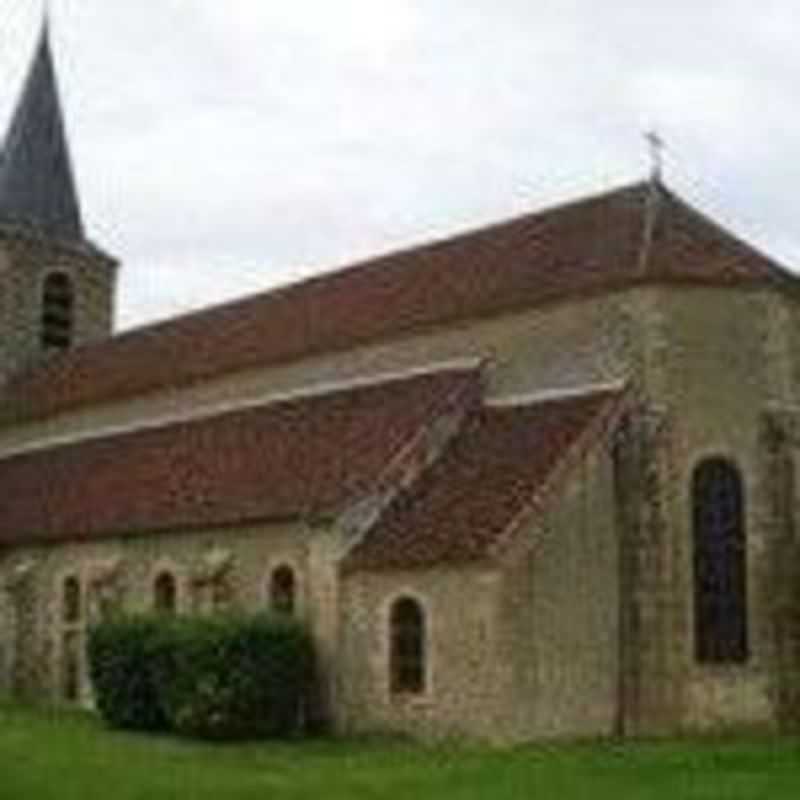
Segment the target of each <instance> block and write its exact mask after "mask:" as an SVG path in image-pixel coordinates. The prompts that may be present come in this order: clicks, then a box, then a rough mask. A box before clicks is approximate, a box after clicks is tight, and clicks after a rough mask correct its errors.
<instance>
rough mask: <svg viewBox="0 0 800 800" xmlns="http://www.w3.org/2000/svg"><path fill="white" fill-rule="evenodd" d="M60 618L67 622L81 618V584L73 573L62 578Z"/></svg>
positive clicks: (77, 620)
mask: <svg viewBox="0 0 800 800" xmlns="http://www.w3.org/2000/svg"><path fill="white" fill-rule="evenodd" d="M61 611H62V619H63V620H64V622H65V623H67V624H75V623H78V622H80V619H81V584H80V582H79V581H78V579H77V578H76V577H75V576H74V575H70V576H69V577H68V578H65V579H64V585H63V594H62V600H61Z"/></svg>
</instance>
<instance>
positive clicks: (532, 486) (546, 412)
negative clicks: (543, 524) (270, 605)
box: [342, 391, 622, 572]
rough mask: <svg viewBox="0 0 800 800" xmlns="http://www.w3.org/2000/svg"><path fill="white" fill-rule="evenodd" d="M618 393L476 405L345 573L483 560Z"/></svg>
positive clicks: (355, 550)
mask: <svg viewBox="0 0 800 800" xmlns="http://www.w3.org/2000/svg"><path fill="white" fill-rule="evenodd" d="M621 397H622V395H621V394H620V393H618V392H611V391H609V392H597V393H593V394H587V395H582V396H574V397H570V398H562V399H556V400H550V401H546V402H540V403H535V404H533V405H527V406H507V407H485V408H483V409H480V410H479V411H478V412H476V413H475V414H474V415H473V417H472V418H471V419H470V420H469V421H468V422H467V423H466V424H465V426H464V428H463V429H462V431H461V433H460V434H459V435H458V436H457V437H456V438H455V439H454V440H453V441H452V443H451V444H450V446H449V448H448V449H447V450H446V451H445V453H443V454H442V456H441V457H440V458H439V459H438V460H437V461H436V462H435V463H434V464H433V465H432V466H431V467H430V469H429V470H428V472H427V473H425V474H424V475H422V476H421V477H420V478H419V479H418V481H417V482H416V483H415V484H413V485H412V486H411V487H410V488H409V489H408V490H407V491H405V492H403V493H401V494H400V495H398V496H397V498H396V499H395V500H394V502H393V503H392V504H391V505H390V506H389V507H388V508H387V509H386V510H385V511H384V512H383V514H382V515H381V517H380V519H379V520H378V522H377V523H376V524H375V526H374V527H373V528H372V529H371V530H370V531H369V532H368V533H367V534H366V536H365V537H364V539H362V540H361V541H360V542H359V543H358V544H357V545H356V546H355V547H354V548H353V549H352V550H351V551H350V553H348V555H347V557H346V558H345V560H344V562H343V565H342V566H343V569H344V571H345V572H353V571H357V570H386V569H414V568H418V567H427V566H433V565H436V564H442V563H446V564H453V563H465V562H472V561H477V560H480V559H485V558H486V557H487V556H489V555H490V554H491V552H492V550H493V548H494V547H495V546H496V545H497V544H498V543H499V541H500V539H501V537H503V535H504V534H505V533H506V532H507V530H508V528H509V526H510V525H511V524H512V523H513V522H515V521H516V520H517V519H518V518H519V515H520V514H521V513H522V512H524V511H525V509H526V508H529V507H530V506H531V504H532V502H533V501H534V499H535V498H536V497H537V494H538V493H539V492H540V490H542V489H543V488H544V486H545V485H546V484H547V482H548V480H549V479H550V477H551V476H552V475H553V474H554V471H555V470H556V469H558V468H559V467H561V466H562V465H563V463H564V459H565V458H567V457H568V455H569V453H570V451H571V450H572V449H573V448H574V447H575V446H576V445H577V443H578V442H579V441H581V439H582V438H583V436H584V434H586V433H587V432H588V431H589V430H590V429H591V428H592V427H593V426H594V425H595V424H596V423H597V422H598V421H599V422H602V421H603V420H604V419H607V418H608V415H609V414H610V413H611V412H612V411H613V410H614V409H616V408H617V407H618V406H619V402H620V399H621Z"/></svg>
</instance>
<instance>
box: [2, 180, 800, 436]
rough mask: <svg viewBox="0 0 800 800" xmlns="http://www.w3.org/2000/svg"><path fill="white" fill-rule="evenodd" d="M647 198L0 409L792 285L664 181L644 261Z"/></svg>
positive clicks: (181, 327) (444, 254)
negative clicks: (620, 294) (658, 295)
mask: <svg viewBox="0 0 800 800" xmlns="http://www.w3.org/2000/svg"><path fill="white" fill-rule="evenodd" d="M651 197H652V195H651V187H650V186H649V185H648V184H637V185H634V186H630V187H626V188H623V189H618V190H616V191H612V192H609V193H606V194H603V195H600V196H597V197H591V198H588V199H583V200H580V201H578V202H574V203H571V204H568V205H564V206H559V207H557V208H553V209H549V210H545V211H543V212H539V213H535V214H529V215H526V216H522V217H519V218H517V219H513V220H511V221H508V222H503V223H501V224H497V225H493V226H491V227H486V228H483V229H480V230H477V231H473V232H470V233H466V234H463V235H460V236H456V237H454V238H451V239H447V240H444V241H439V242H434V243H432V244H427V245H424V246H421V247H417V248H414V249H409V250H405V251H401V252H396V253H392V254H389V255H385V256H382V257H379V258H375V259H373V260H371V261H367V262H365V263H362V264H359V265H356V266H354V267H350V268H348V269H343V270H341V271H339V272H335V273H332V274H327V275H323V276H321V277H317V278H314V279H311V280H307V281H304V282H302V283H298V284H295V285H292V286H288V287H285V288H282V289H278V290H275V291H270V292H267V293H264V294H258V295H255V296H252V297H249V298H246V299H244V300H241V301H238V302H234V303H229V304H226V305H222V306H216V307H212V308H209V309H207V310H203V311H199V312H197V313H194V314H189V315H186V316H183V317H178V318H176V319H173V320H169V321H167V322H163V323H160V324H156V325H152V326H148V327H144V328H140V329H138V330H134V331H130V332H127V333H124V334H122V335H119V336H116V337H114V338H112V339H110V340H107V341H104V342H100V343H96V344H93V345H87V346H84V347H82V348H79V349H77V350H75V351H73V352H71V353H66V354H64V355H62V356H57V357H54V358H52V359H51V360H49V361H48V362H46V363H44V364H43V365H40V366H38V367H35V368H33V369H31V370H29V371H27V372H24V373H21V374H19V375H17V376H16V377H15V378H14V379H13V380H12V381H11V382H10V384H9V385H8V386H7V388H6V391H5V396H4V398H3V400H2V403H0V415H3V416H4V417H5V419H6V420H11V421H13V420H17V419H30V418H37V417H42V416H46V415H49V414H53V413H58V412H61V411H64V410H68V409H72V408H76V407H79V406H82V405H87V404H93V403H104V402H110V401H114V400H118V399H121V398H125V397H129V396H132V395H136V394H141V393H145V392H149V391H154V390H158V389H162V388H165V387H177V386H185V385H190V384H192V383H194V382H197V381H203V380H207V379H209V378H213V377H215V376H218V375H221V374H224V373H228V372H232V371H236V370H243V369H248V368H251V367H256V366H263V365H267V364H274V363H278V362H284V361H289V360H292V359H297V358H300V357H302V356H308V355H312V354H317V353H322V352H328V351H333V350H337V349H344V348H348V347H353V346H355V345H358V344H363V343H367V342H371V341H375V340H378V339H381V338H386V337H391V336H398V335H402V334H406V333H409V332H412V331H415V330H419V329H423V328H425V327H426V326H430V325H434V324H440V323H446V322H452V321H455V320H458V319H463V318H467V317H474V316H478V315H487V314H493V313H498V312H501V311H507V310H512V309H518V308H522V307H528V306H533V305H540V304H543V303H548V302H553V301H558V300H561V299H564V298H571V297H576V296H582V295H586V294H588V293H592V292H596V291H601V290H611V289H614V288H620V287H623V286H630V285H632V284H634V283H636V282H640V281H653V280H656V281H663V280H670V281H683V282H689V283H713V284H720V283H721V284H723V285H725V284H731V283H741V282H758V283H764V282H770V283H787V282H788V281H790V280H791V278H790V277H789V273H787V272H786V271H785V270H783V269H782V268H780V267H779V266H777V265H776V264H775V263H773V262H772V261H770V260H769V259H767V258H766V257H764V256H763V255H761V254H759V253H758V252H756V251H755V250H753V249H752V248H750V247H749V246H747V245H745V244H744V243H742V242H741V241H739V240H738V239H736V238H735V237H733V236H731V235H730V234H729V233H727V232H726V231H724V230H722V229H721V228H719V227H718V226H717V225H716V224H714V223H713V222H711V221H710V220H708V219H707V218H706V217H704V216H702V215H701V214H699V213H698V212H697V211H695V210H694V209H692V208H690V207H689V206H687V205H686V204H684V203H683V202H682V201H681V200H680V199H678V198H676V197H675V196H674V195H672V194H671V193H670V192H668V191H667V190H666V189H664V188H663V187H662V188H660V189H659V190H658V193H657V195H656V197H657V213H656V214H655V216H654V217H653V218H654V219H655V225H654V226H653V230H652V237H651V246H650V248H649V256H648V258H647V259H646V260H645V261H643V260H642V258H641V253H642V243H643V241H644V238H645V235H644V231H645V219H646V210H647V208H648V207H649V206H648V204H649V199H650V198H651Z"/></svg>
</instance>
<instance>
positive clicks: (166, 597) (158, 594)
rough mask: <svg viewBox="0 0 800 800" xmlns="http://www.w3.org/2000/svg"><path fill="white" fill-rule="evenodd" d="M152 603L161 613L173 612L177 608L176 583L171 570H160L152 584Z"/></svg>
mask: <svg viewBox="0 0 800 800" xmlns="http://www.w3.org/2000/svg"><path fill="white" fill-rule="evenodd" d="M153 605H154V606H155V609H156V611H159V612H160V613H162V614H174V613H175V612H176V611H177V608H178V584H177V582H176V581H175V576H174V575H173V574H172V573H171V572H166V571H164V572H160V573H159V574H158V576H157V577H156V580H155V583H154V584H153Z"/></svg>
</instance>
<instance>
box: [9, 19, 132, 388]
mask: <svg viewBox="0 0 800 800" xmlns="http://www.w3.org/2000/svg"><path fill="white" fill-rule="evenodd" d="M116 271H117V262H116V261H115V260H114V259H113V258H111V257H110V256H108V255H107V254H105V253H104V252H103V251H102V250H100V249H99V248H97V247H96V246H95V245H93V244H92V243H91V242H90V241H89V240H88V239H87V238H86V235H85V232H84V226H83V220H82V217H81V210H80V203H79V200H78V192H77V189H76V186H75V178H74V174H73V170H72V160H71V157H70V153H69V146H68V140H67V135H66V130H65V126H64V118H63V113H62V108H61V101H60V97H59V92H58V84H57V80H56V74H55V68H54V64H53V54H52V49H51V44H50V32H49V26H48V24H47V22H45V23H44V25H43V27H42V31H41V34H40V36H39V41H38V43H37V46H36V50H35V53H34V56H33V61H32V63H31V66H30V68H29V71H28V75H27V78H26V80H25V84H24V87H23V90H22V94H21V96H20V98H19V101H18V103H17V106H16V108H15V111H14V114H13V117H12V119H11V123H10V126H9V129H8V131H7V133H6V138H5V141H4V144H3V150H2V154H1V155H0V381H2V380H5V379H6V378H7V377H8V376H9V375H10V374H11V373H13V372H15V371H16V370H18V369H21V368H25V367H31V366H33V365H35V364H36V363H37V362H38V361H39V360H41V359H44V358H51V357H55V355H56V354H57V353H59V352H61V351H64V350H68V349H71V348H74V347H77V346H80V345H82V344H85V343H87V342H90V341H92V340H96V339H99V338H102V337H105V336H108V335H109V334H110V333H111V329H112V324H113V299H114V289H115V279H116Z"/></svg>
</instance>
